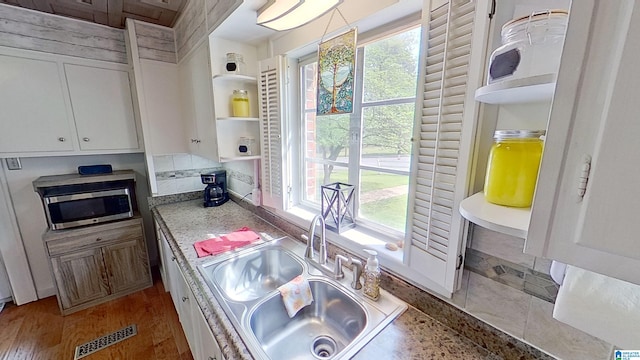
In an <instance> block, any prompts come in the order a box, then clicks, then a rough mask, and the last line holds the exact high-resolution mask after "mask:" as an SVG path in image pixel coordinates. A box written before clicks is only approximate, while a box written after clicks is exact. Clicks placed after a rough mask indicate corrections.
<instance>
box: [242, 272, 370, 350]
mask: <svg viewBox="0 0 640 360" xmlns="http://www.w3.org/2000/svg"><path fill="white" fill-rule="evenodd" d="M309 285H310V286H311V292H312V293H313V299H314V301H313V303H312V304H311V305H309V306H307V307H305V308H303V309H302V310H300V311H299V312H298V313H297V314H296V315H295V316H294V317H293V318H289V315H288V314H287V311H286V310H285V308H284V305H283V304H282V298H281V297H280V294H272V295H271V296H270V297H269V298H267V299H266V300H265V301H264V302H261V303H259V304H258V305H256V307H255V308H254V310H253V311H252V312H251V314H250V315H249V327H250V329H251V331H252V333H253V335H254V336H255V338H256V340H257V341H258V343H260V345H261V347H262V349H263V350H264V351H265V353H266V354H267V356H268V357H269V358H271V359H303V358H310V357H311V356H315V357H316V358H319V359H330V358H333V357H334V356H335V355H337V354H339V353H340V352H342V351H343V350H344V349H345V347H346V346H347V345H349V344H350V343H351V342H353V340H354V339H355V338H356V337H357V336H358V335H360V334H361V333H362V331H363V330H364V329H365V327H366V325H367V314H366V311H365V309H364V308H363V306H362V305H360V304H359V303H358V302H357V301H356V299H354V298H352V297H351V296H349V295H347V294H346V293H345V292H343V291H342V290H341V289H338V288H337V287H336V286H334V285H332V284H330V283H329V282H327V281H324V280H320V279H316V280H310V281H309Z"/></svg>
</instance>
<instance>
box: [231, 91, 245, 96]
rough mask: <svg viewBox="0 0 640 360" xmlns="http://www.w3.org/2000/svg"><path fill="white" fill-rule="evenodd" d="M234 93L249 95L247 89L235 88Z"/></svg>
mask: <svg viewBox="0 0 640 360" xmlns="http://www.w3.org/2000/svg"><path fill="white" fill-rule="evenodd" d="M233 94H234V95H244V96H246V95H247V90H233Z"/></svg>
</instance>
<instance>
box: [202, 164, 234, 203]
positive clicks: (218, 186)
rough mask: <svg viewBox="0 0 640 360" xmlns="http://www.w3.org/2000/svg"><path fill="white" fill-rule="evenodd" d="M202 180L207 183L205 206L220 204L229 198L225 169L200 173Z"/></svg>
mask: <svg viewBox="0 0 640 360" xmlns="http://www.w3.org/2000/svg"><path fill="white" fill-rule="evenodd" d="M200 180H201V181H202V183H203V184H206V185H207V187H206V188H205V189H204V207H212V206H220V205H222V204H224V203H226V202H227V200H229V193H228V192H227V172H226V171H225V170H214V171H211V172H208V173H205V174H200Z"/></svg>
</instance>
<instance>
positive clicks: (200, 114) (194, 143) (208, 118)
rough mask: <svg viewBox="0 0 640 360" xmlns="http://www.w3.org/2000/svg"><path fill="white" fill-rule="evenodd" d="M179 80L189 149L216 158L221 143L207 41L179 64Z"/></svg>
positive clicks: (208, 157) (194, 152)
mask: <svg viewBox="0 0 640 360" xmlns="http://www.w3.org/2000/svg"><path fill="white" fill-rule="evenodd" d="M178 81H179V88H180V97H181V103H182V116H183V117H184V125H185V131H186V135H187V136H188V137H189V138H188V144H189V152H191V153H192V154H196V155H199V156H202V157H204V158H207V159H211V160H216V161H217V160H218V144H217V141H216V127H215V117H214V111H213V90H212V88H211V66H210V65H209V43H208V42H207V41H204V42H203V43H202V44H201V45H200V46H198V47H197V48H196V49H195V50H193V52H192V53H191V54H190V55H189V56H188V58H186V59H184V60H183V61H182V62H180V64H178Z"/></svg>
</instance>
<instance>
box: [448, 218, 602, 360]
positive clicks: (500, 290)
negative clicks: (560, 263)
mask: <svg viewBox="0 0 640 360" xmlns="http://www.w3.org/2000/svg"><path fill="white" fill-rule="evenodd" d="M469 246H470V248H468V249H467V255H466V259H465V271H464V282H463V284H462V288H461V289H460V290H459V291H458V292H456V293H455V294H454V296H453V299H452V303H453V304H455V305H456V306H459V307H461V308H463V309H464V310H465V311H467V312H468V313H470V314H471V315H474V316H476V317H478V318H479V319H481V320H482V321H485V322H486V323H488V324H490V325H492V326H494V327H496V328H498V329H500V330H502V331H504V332H506V333H508V334H509V335H511V336H514V337H516V338H518V339H522V340H524V341H526V342H528V343H530V344H532V345H534V346H536V347H538V348H540V349H542V350H544V351H546V352H548V353H550V354H552V355H554V356H556V357H558V358H561V359H565V360H571V359H576V360H582V359H602V360H604V359H607V358H609V357H610V356H609V355H610V353H611V350H612V345H611V344H609V343H607V342H605V341H602V340H600V339H597V338H595V337H593V336H590V335H588V334H585V333H583V332H581V331H579V330H577V329H575V328H573V327H571V326H569V325H566V324H564V323H561V322H559V321H557V320H555V319H553V316H552V313H553V301H554V300H555V295H556V294H557V285H556V284H555V283H553V282H552V280H551V278H550V277H549V267H550V265H551V262H550V261H549V260H547V259H542V258H537V257H534V256H531V255H528V254H524V253H523V252H522V249H523V246H524V239H520V238H516V237H513V236H509V235H504V234H501V233H497V232H494V231H491V230H487V229H484V228H482V227H480V226H477V225H474V226H473V233H472V236H471V237H470V240H469Z"/></svg>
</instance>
